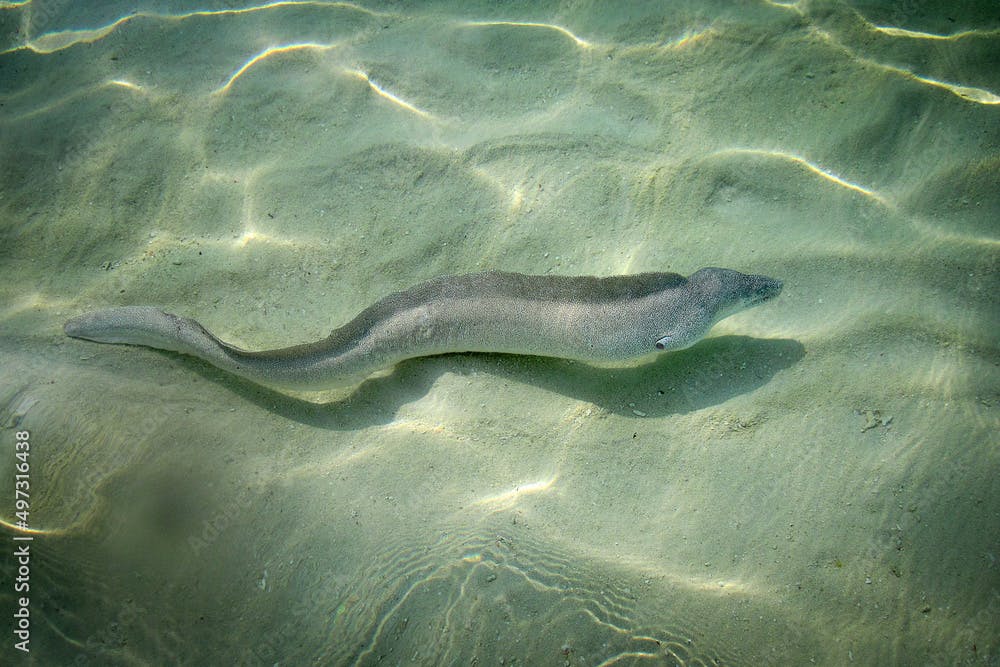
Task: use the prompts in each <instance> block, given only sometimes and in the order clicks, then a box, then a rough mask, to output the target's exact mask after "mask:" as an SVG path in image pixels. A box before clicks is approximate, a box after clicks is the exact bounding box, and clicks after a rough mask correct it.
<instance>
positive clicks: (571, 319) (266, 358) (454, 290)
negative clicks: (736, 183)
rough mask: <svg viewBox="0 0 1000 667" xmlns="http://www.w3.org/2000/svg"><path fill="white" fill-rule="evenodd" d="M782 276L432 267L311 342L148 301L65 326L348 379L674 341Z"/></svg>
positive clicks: (601, 356)
mask: <svg viewBox="0 0 1000 667" xmlns="http://www.w3.org/2000/svg"><path fill="white" fill-rule="evenodd" d="M781 286H782V283H781V281H780V280H776V279H774V278H768V277H767V276H754V275H747V274H744V273H740V272H738V271H733V270H731V269H719V268H713V267H709V268H704V269H700V270H699V271H697V272H695V273H693V274H692V275H691V276H690V277H688V278H685V277H683V276H680V275H678V274H676V273H640V274H636V275H628V276H612V277H608V278H594V277H589V276H580V277H570V276H528V275H523V274H520V273H503V272H498V271H489V272H486V273H472V274H466V275H458V276H441V277H439V278H434V279H433V280H428V281H427V282H425V283H421V284H419V285H416V286H414V287H411V288H410V289H407V290H403V291H401V292H396V293H394V294H390V295H389V296H387V297H385V298H384V299H382V300H381V301H378V302H376V303H375V304H374V305H372V306H369V307H368V308H366V309H365V310H363V311H362V312H361V313H360V314H359V315H358V316H357V317H355V318H354V319H353V320H351V321H350V322H348V323H347V324H345V325H344V326H342V327H340V328H339V329H334V331H333V333H331V334H330V335H329V336H328V337H326V338H324V339H322V340H319V341H316V342H315V343H306V344H304V345H295V346H293V347H285V348H281V349H277V350H265V351H261V352H251V351H248V350H241V349H239V348H237V347H233V346H232V345H228V344H226V343H224V342H222V341H221V340H219V339H218V338H216V337H215V336H214V335H212V334H211V333H209V332H208V331H206V330H205V328H204V327H202V326H201V325H200V324H198V322H196V321H195V320H192V319H188V318H185V317H178V316H176V315H171V314H170V313H165V312H163V311H162V310H159V309H157V308H153V307H150V306H125V307H121V308H109V309H106V310H97V311H93V312H90V313H85V314H83V315H80V316H78V317H74V318H72V319H71V320H69V321H68V322H66V325H65V327H64V330H65V332H66V335H68V336H72V337H73V338H83V339H86V340H92V341H96V342H98V343H125V344H129V345H145V346H146V347H153V348H158V349H161V350H172V351H174V352H180V353H182V354H189V355H191V356H194V357H198V358H199V359H204V360H205V361H207V362H208V363H210V364H213V365H215V366H218V367H219V368H221V369H223V370H226V371H229V372H230V373H235V374H236V375H240V376H242V377H245V378H247V379H249V380H252V381H254V382H258V383H260V384H265V385H269V386H273V387H280V388H286V389H293V390H320V389H327V388H331V387H337V386H344V385H349V384H354V383H356V382H358V381H360V380H361V379H363V378H365V377H366V376H368V375H369V374H371V373H372V372H374V371H376V370H378V369H380V368H385V367H387V366H391V365H392V364H395V363H397V362H399V361H402V360H404V359H410V358H412V357H422V356H426V355H431V354H443V353H447V352H505V353H511V354H530V355H540V356H546V357H562V358H566V359H579V360H581V361H597V362H613V361H624V360H627V359H632V358H635V357H641V356H644V355H646V354H649V353H651V352H656V351H657V350H678V349H682V348H685V347H688V346H690V345H692V344H694V343H695V342H696V341H698V340H699V339H700V338H701V337H702V336H704V335H705V333H706V332H707V331H708V330H709V329H710V328H711V327H712V325H713V324H715V323H716V322H718V321H719V320H721V319H722V318H724V317H727V316H729V315H731V314H733V313H735V312H737V311H739V310H742V309H744V308H748V307H750V306H754V305H756V304H759V303H762V302H764V301H767V300H769V299H771V298H773V297H775V296H777V295H778V294H779V293H780V292H781Z"/></svg>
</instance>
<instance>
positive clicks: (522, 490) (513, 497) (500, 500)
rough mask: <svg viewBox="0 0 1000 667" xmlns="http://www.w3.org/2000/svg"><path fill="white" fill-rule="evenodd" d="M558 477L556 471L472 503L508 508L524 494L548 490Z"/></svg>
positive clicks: (495, 507) (495, 508) (498, 508)
mask: <svg viewBox="0 0 1000 667" xmlns="http://www.w3.org/2000/svg"><path fill="white" fill-rule="evenodd" d="M558 479H559V474H558V473H556V474H555V475H552V476H551V477H548V478H547V479H540V480H538V481H537V482H529V483H528V484H518V485H517V486H515V487H514V488H513V489H510V490H509V491H504V492H503V493H498V494H496V495H492V496H486V497H485V498H480V499H479V500H476V501H475V502H473V503H472V504H473V505H489V506H492V507H493V509H494V510H502V509H509V508H511V507H513V506H514V505H516V504H517V502H518V500H520V499H521V498H524V497H525V496H529V495H533V494H535V493H543V492H545V491H549V490H551V489H552V487H553V486H555V483H556V481H557V480H558Z"/></svg>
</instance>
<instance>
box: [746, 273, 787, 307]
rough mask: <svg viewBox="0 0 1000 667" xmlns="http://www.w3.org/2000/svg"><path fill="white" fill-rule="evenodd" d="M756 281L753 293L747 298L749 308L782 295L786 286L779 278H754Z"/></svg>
mask: <svg viewBox="0 0 1000 667" xmlns="http://www.w3.org/2000/svg"><path fill="white" fill-rule="evenodd" d="M754 279H755V280H754V282H755V283H756V284H755V285H754V290H753V292H752V293H751V294H750V296H749V297H748V298H747V306H756V305H757V304H759V303H764V302H765V301H770V300H771V299H773V298H774V297H776V296H778V295H779V294H781V288H782V287H784V285H785V283H784V282H782V281H780V280H778V279H777V278H768V277H767V276H754Z"/></svg>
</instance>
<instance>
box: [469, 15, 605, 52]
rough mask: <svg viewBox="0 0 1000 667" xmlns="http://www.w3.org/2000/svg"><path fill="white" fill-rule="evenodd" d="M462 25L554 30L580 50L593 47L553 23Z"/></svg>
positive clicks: (525, 22)
mask: <svg viewBox="0 0 1000 667" xmlns="http://www.w3.org/2000/svg"><path fill="white" fill-rule="evenodd" d="M463 25H466V26H470V27H489V26H512V27H515V28H544V29H546V30H554V31H556V32H558V33H560V34H562V35H565V36H566V37H569V38H570V39H571V40H573V42H574V43H575V44H576V45H577V46H579V47H580V48H581V49H589V48H590V47H592V46H593V43H591V42H588V41H587V40H585V39H583V38H582V37H578V36H576V35H575V34H573V33H572V32H571V31H569V30H567V29H566V28H564V27H562V26H561V25H556V24H554V23H535V22H530V21H466V22H465V23H464V24H463Z"/></svg>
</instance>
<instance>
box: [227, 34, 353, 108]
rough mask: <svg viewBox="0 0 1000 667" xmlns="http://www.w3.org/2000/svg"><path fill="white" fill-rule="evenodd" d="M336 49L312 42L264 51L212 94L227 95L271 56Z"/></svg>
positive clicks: (331, 45) (247, 62) (333, 46)
mask: <svg viewBox="0 0 1000 667" xmlns="http://www.w3.org/2000/svg"><path fill="white" fill-rule="evenodd" d="M336 47H337V45H336V44H315V43H312V42H304V43H301V44H285V45H283V46H272V47H270V48H267V49H264V50H263V51H261V52H260V53H258V54H256V55H254V56H253V57H251V58H250V59H249V60H247V61H246V62H245V63H243V65H242V66H241V67H240V68H239V69H238V70H236V71H235V72H233V75H232V76H231V77H229V80H228V81H226V83H225V84H224V85H222V86H220V87H219V88H216V89H215V90H214V91H212V94H213V95H221V94H222V93H225V92H226V91H228V90H229V89H230V88H231V87H232V85H233V83H235V82H236V80H237V79H239V78H240V77H241V76H243V74H244V73H245V72H246V71H247V70H248V69H250V68H251V67H253V66H254V65H256V64H257V63H259V62H261V61H263V60H266V59H267V58H270V57H271V56H276V55H280V54H283V53H291V52H293V51H307V50H318V51H328V50H330V49H333V48H336Z"/></svg>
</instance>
